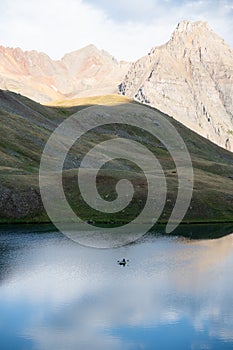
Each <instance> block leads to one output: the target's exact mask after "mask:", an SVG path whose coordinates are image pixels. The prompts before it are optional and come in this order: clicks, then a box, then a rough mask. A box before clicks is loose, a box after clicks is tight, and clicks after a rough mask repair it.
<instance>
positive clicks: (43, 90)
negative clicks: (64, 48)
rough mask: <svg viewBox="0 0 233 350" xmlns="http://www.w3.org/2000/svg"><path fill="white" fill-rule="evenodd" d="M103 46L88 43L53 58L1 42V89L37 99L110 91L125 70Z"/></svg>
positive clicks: (115, 90) (89, 94) (57, 98)
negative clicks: (81, 47)
mask: <svg viewBox="0 0 233 350" xmlns="http://www.w3.org/2000/svg"><path fill="white" fill-rule="evenodd" d="M128 68H129V63H127V62H118V61H117V60H116V59H115V58H113V57H112V56H110V55H109V54H108V53H107V52H105V51H103V50H98V49H97V48H96V47H95V46H94V45H89V46H87V47H85V48H83V49H80V50H78V51H75V52H72V53H69V54H67V55H65V56H64V57H63V58H62V59H61V60H60V61H54V60H52V59H51V58H50V57H49V56H47V55H46V54H44V53H39V52H37V51H26V52H24V51H22V50H21V49H20V48H16V49H13V48H4V47H2V46H0V89H3V90H11V91H14V92H17V93H21V94H22V95H24V96H27V97H30V98H32V99H33V100H35V101H37V102H48V101H51V100H62V99H66V98H76V97H83V96H93V95H101V94H111V93H115V92H117V91H118V85H119V83H120V82H121V80H122V79H123V78H124V76H125V74H126V72H127V71H128Z"/></svg>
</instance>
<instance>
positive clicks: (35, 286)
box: [0, 233, 233, 350]
mask: <svg viewBox="0 0 233 350" xmlns="http://www.w3.org/2000/svg"><path fill="white" fill-rule="evenodd" d="M232 244H233V235H230V236H227V237H224V238H221V239H218V240H213V241H188V240H186V239H177V238H164V237H160V238H158V237H157V238H153V237H150V238H148V239H145V240H144V241H141V242H138V244H134V245H130V246H127V247H123V248H119V249H112V250H98V249H90V248H85V247H81V246H78V245H77V244H75V243H73V242H71V241H69V240H68V239H66V238H64V237H63V236H60V235H58V234H57V233H54V234H53V233H50V234H36V233H35V234H23V233H15V234H13V233H12V234H9V233H8V234H1V235H0V247H3V245H4V247H5V248H4V250H2V249H1V265H0V271H1V272H0V273H1V276H2V280H1V287H0V309H1V311H2V312H1V314H0V333H1V334H2V337H1V339H2V340H3V341H2V342H3V344H4V346H5V347H3V349H4V350H6V349H8V348H9V349H11V350H12V349H14V350H16V349H24V348H26V349H42V350H50V349H56V350H73V349H75V350H77V349H82V350H85V349H88V350H92V349H96V350H98V349H103V350H104V349H108V350H115V349H121V350H122V349H156V348H158V349H159V350H162V349H171V348H179V349H232V347H233V310H232V308H233V294H232V289H233V279H232V266H233V245H232ZM122 257H125V258H127V259H129V263H128V264H127V265H126V266H125V268H122V267H121V266H119V265H118V264H117V260H119V259H121V258H122ZM9 328H11V334H10V335H9V336H7V334H8V331H9ZM7 330H8V331H7ZM25 342H26V345H25ZM156 344H157V347H156Z"/></svg>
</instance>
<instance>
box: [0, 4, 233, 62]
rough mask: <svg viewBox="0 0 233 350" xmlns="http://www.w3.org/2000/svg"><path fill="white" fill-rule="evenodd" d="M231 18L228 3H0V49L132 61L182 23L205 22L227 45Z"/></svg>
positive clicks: (159, 42) (157, 43)
mask: <svg viewBox="0 0 233 350" xmlns="http://www.w3.org/2000/svg"><path fill="white" fill-rule="evenodd" d="M232 15H233V9H232V1H230V0H226V1H220V0H219V1H217V0H215V1H209V0H207V1H192V0H189V1H184V0H183V1H177V0H167V1H165V0H164V1H158V0H134V1H133V0H118V1H117V2H110V1H107V0H99V1H95V0H85V1H84V0H56V1H54V0H40V1H37V0H31V1H30V0H12V1H7V0H5V1H4V0H3V1H1V3H0V32H1V42H0V44H2V45H4V46H13V47H16V46H19V47H21V48H23V49H36V50H40V51H44V52H46V53H48V54H49V55H50V56H52V57H53V58H60V57H61V56H63V55H64V54H65V53H67V52H70V51H73V50H76V49H78V48H81V47H83V46H85V45H88V44H90V43H93V44H95V45H96V46H97V47H99V48H102V49H105V50H107V51H109V52H110V53H111V54H113V55H114V56H116V57H117V58H119V59H128V60H135V59H137V58H139V57H141V56H142V55H145V54H146V53H147V52H148V51H149V50H150V49H151V47H153V46H155V45H160V44H163V43H164V42H166V41H167V40H168V39H169V38H170V35H171V33H172V31H173V30H174V28H175V26H176V24H177V23H178V22H179V21H181V20H183V19H189V20H207V21H208V22H209V23H210V26H211V27H212V28H213V29H214V30H215V31H216V32H217V33H218V34H219V35H221V36H222V37H223V38H224V39H225V40H226V41H227V42H228V43H229V44H230V45H231V46H233V38H232V31H233V21H232Z"/></svg>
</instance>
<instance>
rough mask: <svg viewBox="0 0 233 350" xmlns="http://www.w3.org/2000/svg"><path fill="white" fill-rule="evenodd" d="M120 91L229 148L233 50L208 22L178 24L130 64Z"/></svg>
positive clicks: (231, 145)
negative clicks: (167, 37) (161, 42)
mask: <svg viewBox="0 0 233 350" xmlns="http://www.w3.org/2000/svg"><path fill="white" fill-rule="evenodd" d="M120 91H121V93H122V94H125V95H127V96H129V97H131V98H135V99H136V100H138V101H139V102H142V103H147V104H149V105H151V106H153V107H156V108H157V109H159V110H161V111H163V112H164V113H166V114H168V115H170V116H172V117H174V118H176V119H177V120H179V121H180V122H182V123H183V124H184V125H186V126H188V127H189V128H190V129H192V130H194V131H196V132H197V133H199V134H201V135H202V136H204V137H206V138H208V139H210V140H211V141H213V142H215V143H216V144H218V145H220V146H221V147H224V148H227V149H229V150H233V51H232V50H231V48H230V47H229V46H228V45H227V44H226V43H225V41H224V40H223V39H221V38H220V37H219V36H218V35H217V34H215V33H214V32H213V31H212V30H211V28H210V27H209V25H208V23H206V22H201V21H198V22H189V21H183V22H181V23H179V24H178V26H177V27H176V29H175V31H174V32H173V34H172V36H171V39H170V40H169V41H168V42H167V43H166V44H164V45H162V46H159V47H154V48H153V49H152V50H151V52H150V53H149V54H148V55H147V56H145V57H143V58H141V59H139V60H138V61H137V62H136V63H134V64H132V66H131V68H130V70H129V72H128V73H127V75H126V77H125V79H124V81H123V82H122V84H121V85H120Z"/></svg>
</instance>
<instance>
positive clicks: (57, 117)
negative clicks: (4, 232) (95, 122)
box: [0, 90, 233, 237]
mask: <svg viewBox="0 0 233 350" xmlns="http://www.w3.org/2000/svg"><path fill="white" fill-rule="evenodd" d="M124 100H125V101H124ZM80 102H81V103H80V104H79V105H77V106H75V107H61V106H60V108H56V107H47V106H43V105H41V104H39V103H36V102H35V101H32V100H30V99H28V98H25V97H24V96H22V95H19V94H15V93H13V92H9V91H1V90H0V140H1V142H0V155H1V157H0V223H1V222H5V223H9V222H48V221H49V218H48V217H47V216H46V213H45V210H44V209H43V204H42V201H41V197H40V190H39V166H40V160H41V155H42V152H43V150H44V147H45V144H46V142H47V140H48V138H49V137H50V135H51V133H52V132H53V131H54V129H55V128H56V127H57V126H58V125H59V124H60V123H61V122H62V121H64V120H65V119H66V118H67V117H69V116H70V115H72V114H73V113H75V112H77V111H79V110H82V109H83V108H87V107H88V106H90V105H95V104H96V103H100V104H101V105H102V106H103V105H108V111H110V112H108V113H117V114H118V115H119V114H122V113H125V115H128V116H129V115H131V116H132V117H135V115H137V114H139V113H140V115H141V118H146V117H147V116H150V118H154V119H155V120H157V118H158V116H159V117H160V118H162V119H166V120H169V122H170V123H171V124H173V125H174V127H175V128H176V129H177V131H178V132H179V134H180V135H181V137H182V138H183V140H184V142H185V143H186V145H187V147H188V150H189V152H190V155H191V158H192V163H193V169H194V190H193V198H192V202H191V205H190V208H189V210H188V212H187V214H186V217H185V220H184V221H185V222H203V221H204V222H216V221H220V222H226V221H228V222H233V186H232V183H233V182H232V173H233V154H232V153H231V152H228V151H226V150H224V149H222V148H220V147H218V146H217V145H214V144H213V143H211V142H210V141H208V140H206V139H205V138H203V137H201V136H199V135H197V134H196V133H194V132H193V131H191V130H190V129H188V128H186V127H185V126H184V125H182V124H181V123H178V122H177V121H176V120H175V119H171V118H169V117H168V116H166V115H165V114H162V113H161V112H160V111H158V110H153V109H151V108H148V107H147V106H141V105H139V104H138V103H136V102H133V101H129V99H127V98H124V97H122V96H120V95H118V96H116V98H115V100H114V103H113V104H112V102H113V100H112V96H110V95H108V96H106V97H103V98H102V99H101V101H96V98H89V99H88V100H86V101H85V99H80ZM131 106H133V110H132V107H131ZM98 113H99V110H98ZM152 120H153V119H152ZM116 134H117V135H123V137H124V138H126V139H129V140H133V141H134V142H140V143H142V144H143V145H144V146H145V147H147V148H148V149H149V150H150V151H151V152H152V153H153V154H154V155H155V156H156V157H157V159H158V160H159V162H160V164H161V165H162V167H163V170H164V174H165V176H166V182H167V189H168V191H167V202H166V205H165V208H164V212H163V214H162V216H161V218H160V220H161V222H167V220H168V219H169V217H170V214H171V211H172V209H173V207H174V204H175V201H176V197H177V189H178V179H177V174H176V171H174V170H175V169H174V162H173V160H172V158H171V156H170V154H169V152H168V150H167V149H166V147H165V146H164V145H163V144H161V143H159V141H158V140H157V139H154V138H153V137H151V135H150V134H148V133H144V132H141V131H140V129H139V130H138V129H132V128H129V127H128V126H127V125H126V126H124V125H119V126H118V127H117V128H116V126H114V125H109V126H106V127H101V128H98V129H96V130H95V131H93V133H91V134H90V133H89V134H87V135H86V136H85V137H84V138H83V142H81V143H76V144H75V145H74V146H73V147H72V148H71V149H70V152H69V153H68V155H67V158H66V161H65V164H64V171H63V180H64V181H63V185H64V190H65V193H66V195H67V198H68V200H69V203H71V205H72V208H73V210H75V212H76V213H77V215H78V216H81V217H82V218H83V219H84V220H85V221H87V220H89V219H90V218H91V219H92V220H94V221H96V222H107V223H109V222H116V223H118V222H119V223H121V224H122V223H124V222H128V221H129V220H132V218H135V216H137V215H138V214H137V215H136V213H138V212H139V209H140V208H143V207H144V204H145V201H146V199H147V190H146V188H147V187H146V182H145V179H144V177H143V176H142V174H141V172H139V173H138V172H137V171H138V170H137V169H135V167H134V165H133V164H131V163H124V162H123V163H122V161H119V159H117V160H116V162H110V163H109V164H108V167H106V168H103V169H102V170H103V171H102V170H100V173H99V175H98V190H99V193H100V194H101V195H103V196H104V198H105V196H106V195H108V196H109V194H110V195H111V196H113V198H115V187H116V183H117V182H118V181H119V180H121V179H125V178H127V179H128V180H130V181H132V184H134V185H135V186H134V187H135V192H136V194H135V198H134V201H133V202H132V205H129V206H128V207H127V210H123V211H120V212H119V213H117V214H114V213H113V214H104V215H103V216H99V213H98V212H96V211H94V210H92V209H91V208H90V207H88V206H87V205H86V204H85V202H84V201H83V200H82V196H80V193H79V191H78V186H77V168H78V167H79V165H80V161H81V160H82V159H83V156H85V155H86V154H87V152H89V151H90V150H91V149H92V148H93V146H94V145H96V144H99V143H100V142H102V141H104V140H106V139H111V138H112V137H113V138H115V137H116ZM67 137H69V135H67ZM62 145H63V143H61V145H58V148H59V147H60V146H61V148H62V147H63V146H62ZM129 152H130V151H129ZM129 156H130V153H129ZM101 157H102V153H101ZM93 164H96V163H95V160H94V163H93ZM90 165H91V163H90ZM84 176H85V181H87V182H88V179H89V176H90V168H89V169H88V170H87V173H86V174H84ZM44 186H45V187H46V186H48V188H47V187H46V188H47V189H48V191H51V185H50V184H49V185H48V183H47V181H46V179H45V181H44ZM138 200H139V201H138ZM140 203H141V204H140ZM54 205H56V203H54ZM58 205H59V204H58ZM65 219H67V217H66V218H65ZM149 219H150V220H151V218H149ZM211 231H212V229H211ZM231 232H232V225H231ZM177 233H178V234H180V233H181V232H180V229H179V230H178V232H177ZM189 233H190V229H189ZM207 233H208V230H207V232H206V233H202V237H204V235H205V234H207ZM212 233H213V232H211V234H212ZM208 234H209V233H208Z"/></svg>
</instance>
